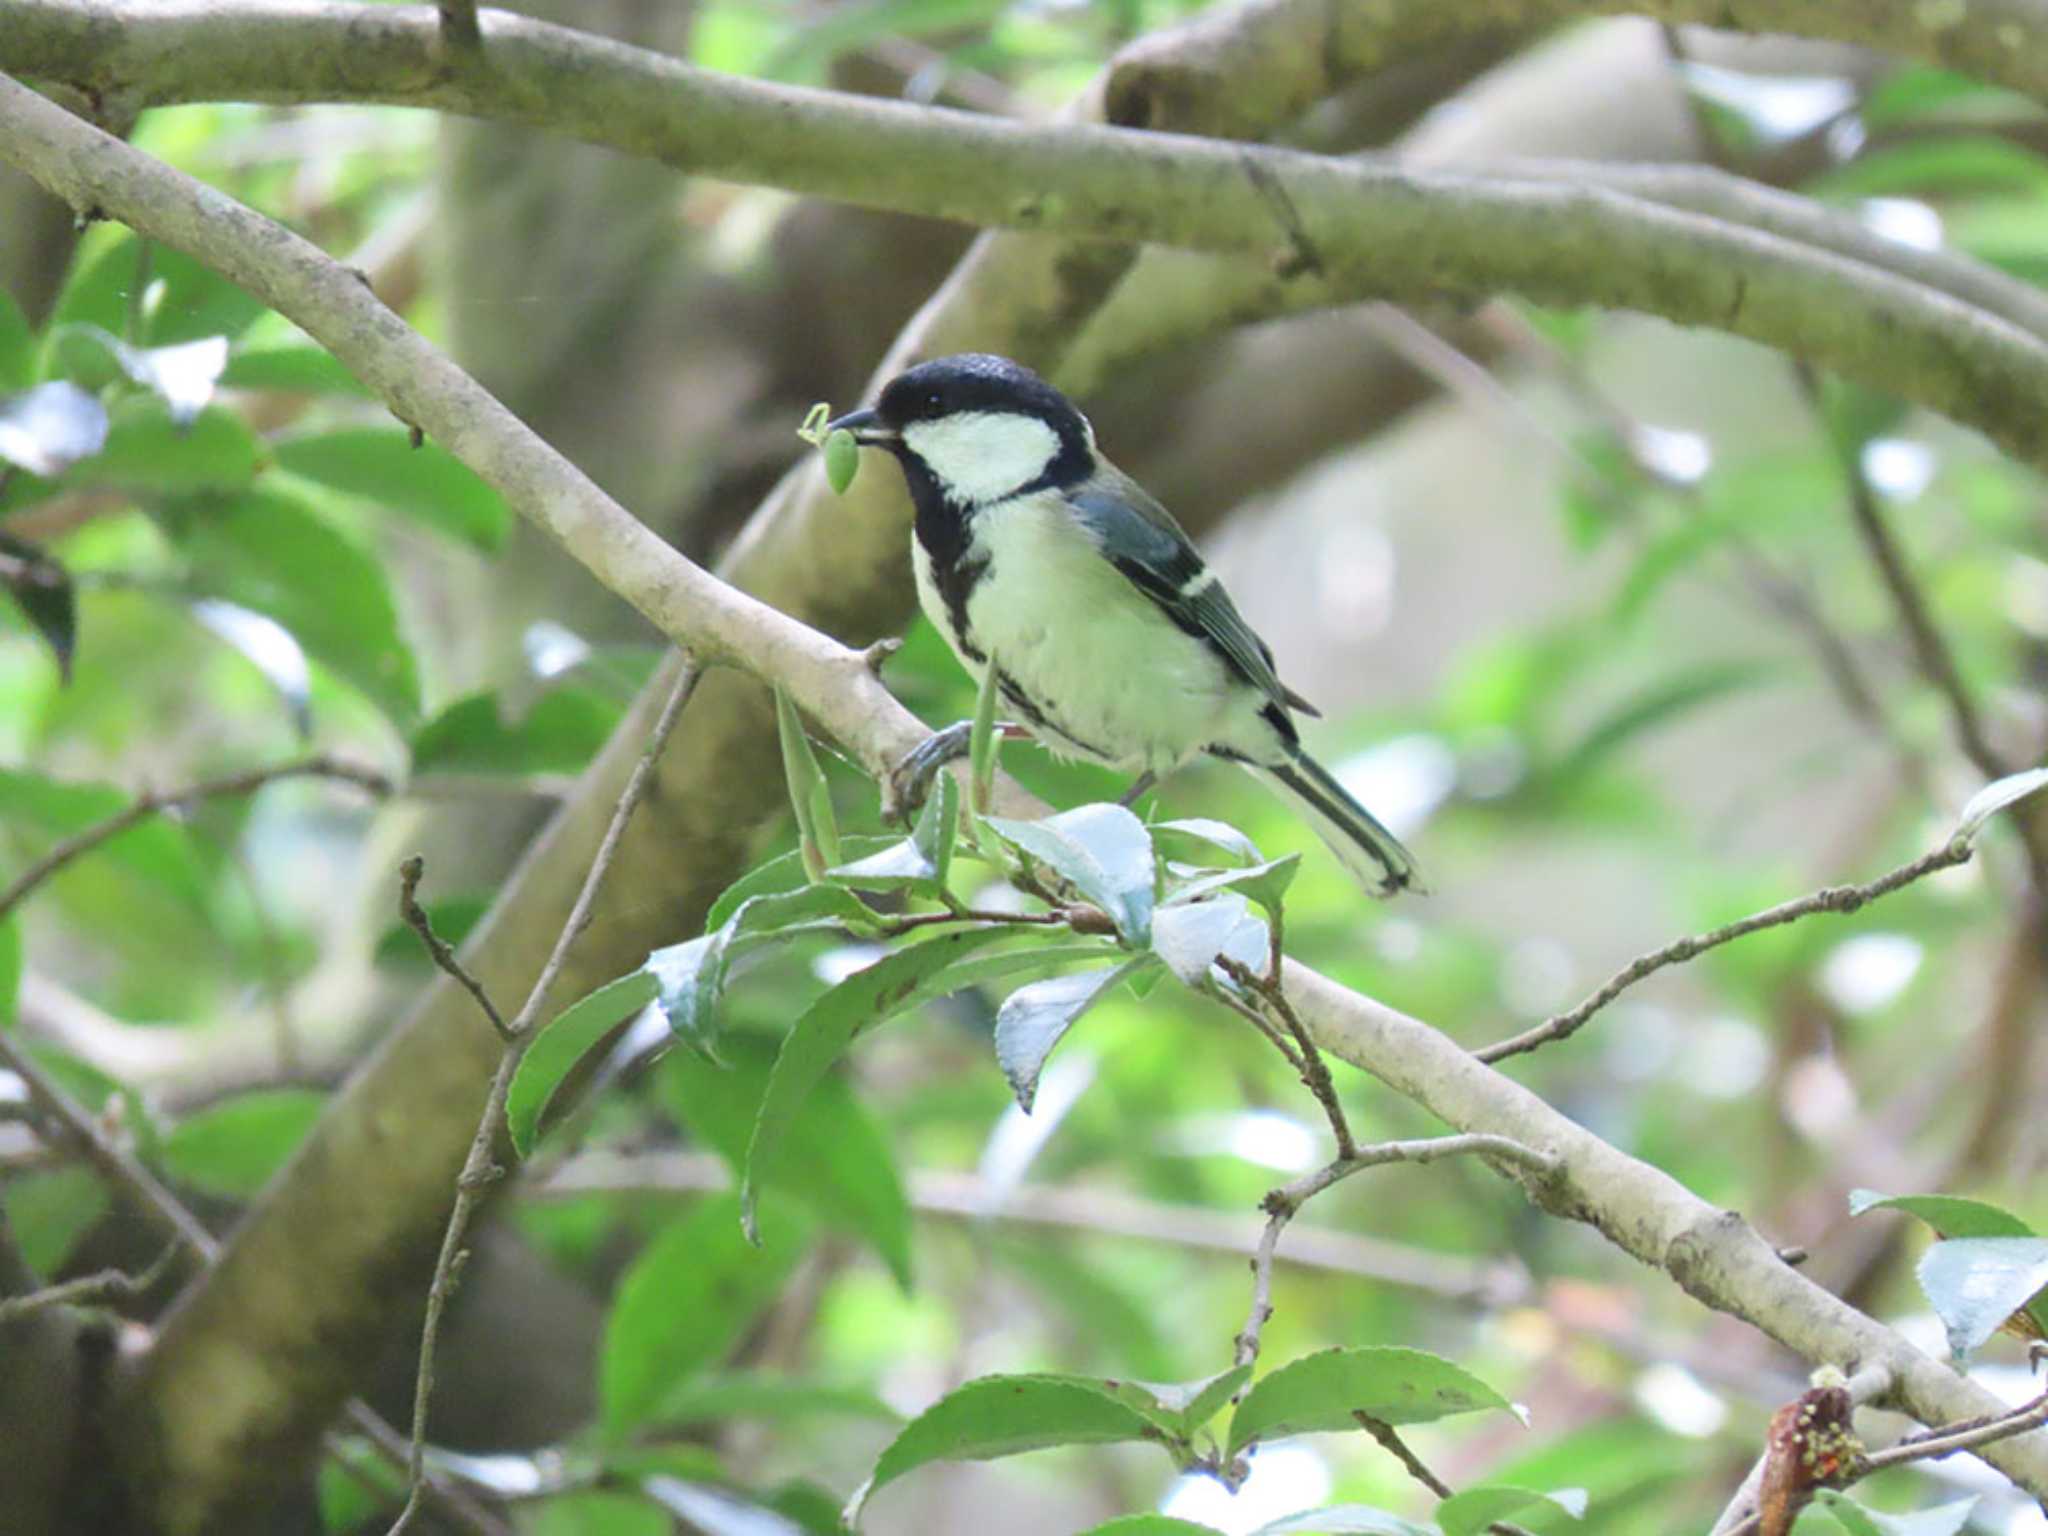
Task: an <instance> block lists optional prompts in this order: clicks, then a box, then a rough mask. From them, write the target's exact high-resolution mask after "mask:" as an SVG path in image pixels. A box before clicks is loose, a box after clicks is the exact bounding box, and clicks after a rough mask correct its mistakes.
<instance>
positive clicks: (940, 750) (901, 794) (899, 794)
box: [882, 720, 1031, 821]
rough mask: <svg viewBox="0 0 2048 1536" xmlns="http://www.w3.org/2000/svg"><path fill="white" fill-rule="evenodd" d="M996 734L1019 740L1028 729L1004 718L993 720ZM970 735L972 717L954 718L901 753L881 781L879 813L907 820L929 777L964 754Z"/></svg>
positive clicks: (922, 797)
mask: <svg viewBox="0 0 2048 1536" xmlns="http://www.w3.org/2000/svg"><path fill="white" fill-rule="evenodd" d="M995 729H996V732H997V734H999V735H1001V736H1004V737H1007V738H1009V739H1011V740H1020V739H1023V738H1026V737H1028V736H1029V735H1030V734H1031V733H1030V732H1029V731H1027V730H1025V729H1024V727H1023V726H1021V725H1016V724H1013V723H1012V722H1010V721H1007V720H998V721H997V722H996V723H995ZM973 739H974V722H973V721H972V720H959V721H955V722H954V723H953V724H952V725H949V726H946V727H945V728H944V729H942V730H936V731H933V732H932V733H931V735H929V736H927V737H925V739H924V740H923V741H921V742H919V743H918V744H917V745H916V746H914V747H912V748H911V749H910V750H909V751H908V752H906V753H904V754H903V760H902V761H901V762H899V763H898V764H897V765H896V766H895V767H894V768H892V769H890V770H889V777H888V779H887V780H886V781H885V782H884V783H883V785H882V816H883V818H884V819H885V820H896V821H908V820H909V819H910V818H911V817H912V816H913V815H915V814H916V813H917V808H918V807H919V806H921V805H923V804H924V800H925V796H926V795H927V794H929V793H930V792H931V787H932V779H933V778H934V777H935V776H936V775H937V774H938V773H939V771H940V770H941V769H943V768H944V767H945V766H946V764H948V763H950V762H953V761H954V760H955V759H957V758H962V757H965V756H966V755H967V752H968V748H969V746H970V745H971V744H972V742H973Z"/></svg>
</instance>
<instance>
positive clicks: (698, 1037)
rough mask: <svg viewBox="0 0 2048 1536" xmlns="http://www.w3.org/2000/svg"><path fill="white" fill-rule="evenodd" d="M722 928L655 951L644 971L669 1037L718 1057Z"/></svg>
mask: <svg viewBox="0 0 2048 1536" xmlns="http://www.w3.org/2000/svg"><path fill="white" fill-rule="evenodd" d="M730 937H731V935H730V932H729V931H728V930H727V929H725V928H720V929H717V930H716V931H715V932H712V933H707V934H704V935H702V936H701V937H699V938H694V939H688V940H685V941H684V942H683V943H681V944H671V945H669V946H668V947H667V948H665V949H657V950H656V951H655V952H654V953H653V954H651V955H649V956H648V957H647V964H646V966H645V967H644V969H645V970H646V972H647V974H648V975H650V976H652V977H653V978H654V980H655V983H656V987H655V994H654V1000H655V1003H656V1004H657V1005H658V1006H659V1007H660V1009H661V1012H662V1016H663V1017H664V1018H666V1019H667V1020H668V1027H669V1030H670V1032H671V1033H673V1034H674V1035H675V1037H676V1038H677V1039H678V1040H681V1041H682V1042H683V1043H684V1044H685V1045H688V1046H689V1047H691V1049H693V1050H699V1051H702V1052H704V1053H705V1054H706V1055H707V1056H711V1057H713V1058H714V1059H715V1058H716V1057H717V1055H718V994H719V992H720V991H721V990H723V988H724V986H725V947H726V943H727V941H728V940H729V938H730Z"/></svg>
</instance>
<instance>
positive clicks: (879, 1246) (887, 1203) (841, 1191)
mask: <svg viewBox="0 0 2048 1536" xmlns="http://www.w3.org/2000/svg"><path fill="white" fill-rule="evenodd" d="M840 894H842V895H843V894H844V893H843V892H842V893H840ZM768 899H770V900H774V899H787V898H768ZM723 1054H724V1057H725V1062H726V1064H725V1065H724V1066H719V1065H716V1064H714V1063H712V1062H710V1061H707V1060H705V1059H704V1058H703V1057H701V1056H698V1055H695V1054H692V1053H690V1052H677V1053H676V1054H674V1055H672V1056H670V1057H669V1058H668V1059H667V1060H666V1061H664V1062H663V1063H662V1065H661V1072H660V1082H661V1085H662V1089H663V1093H664V1097H665V1098H666V1100H667V1102H668V1104H669V1107H670V1108H671V1110H672V1111H673V1112H674V1113H675V1115H676V1116H677V1118H678V1119H680V1120H682V1121H683V1122H684V1123H685V1124H687V1125H688V1126H689V1127H690V1129H691V1130H692V1131H693V1132H695V1133H696V1134H697V1135H698V1136H699V1137H701V1138H702V1139H703V1140H704V1141H705V1142H706V1143H708V1144H709V1145H710V1146H712V1147H713V1148H715V1149H716V1150H717V1152H718V1154H719V1156H721V1157H723V1158H724V1159H725V1160H726V1162H727V1163H728V1164H729V1165H730V1166H731V1168H732V1170H733V1174H734V1176H735V1177H736V1178H737V1177H739V1176H740V1175H742V1174H743V1173H744V1172H745V1169H746V1162H747V1143H748V1141H749V1139H750V1138H751V1136H752V1133H753V1129H754V1122H755V1120H756V1118H757V1117H758V1116H759V1114H760V1109H761V1102H762V1100H763V1098H764V1097H765V1096H766V1094H767V1089H768V1077H769V1072H770V1071H771V1069H772V1067H773V1065H774V1058H775V1049H774V1047H773V1045H771V1044H770V1043H769V1042H768V1041H766V1040H763V1039H760V1038H758V1037H751V1036H749V1037H740V1038H736V1039H732V1040H729V1041H727V1042H726V1044H725V1047H724V1053H723ZM762 1178H763V1179H764V1181H765V1182H766V1183H767V1184H768V1185H770V1186H772V1187H775V1188H780V1189H786V1190H788V1191H789V1192H790V1193H791V1194H793V1195H795V1196H796V1197H797V1198H798V1199H799V1200H802V1201H803V1202H804V1203H805V1204H806V1205H808V1206H810V1207H811V1208H812V1210H813V1212H814V1213H815V1214H816V1215H817V1217H818V1218H819V1220H821V1221H823V1222H825V1223H827V1224H828V1225H831V1226H836V1227H838V1228H840V1229H841V1230H842V1231H848V1232H851V1233H853V1234H854V1235H855V1236H856V1237H860V1238H863V1239H865V1240H866V1241H867V1242H869V1243H871V1244H873V1246H874V1249H875V1251H876V1252H877V1253H879V1254H880V1255H881V1256H882V1259H883V1261H884V1262H885V1263H887V1264H888V1266H889V1272H890V1273H891V1274H892V1275H894V1276H895V1277H896V1282H897V1284H898V1285H900V1286H901V1287H902V1288H903V1289H904V1291H905V1292H908V1291H909V1290H910V1234H911V1215H910V1200H909V1197H908V1196H907V1195H906V1194H905V1193H904V1189H903V1178H902V1175H901V1174H900V1173H899V1172H898V1171H897V1168H896V1160H895V1158H894V1157H893V1156H892V1155H891V1153H890V1150H889V1142H888V1139H887V1137H885V1136H884V1135H883V1134H882V1130H881V1128H880V1127H879V1126H878V1125H877V1124H876V1123H875V1120H874V1117H873V1116H872V1115H870V1114H869V1113H868V1112H867V1110H866V1108H865V1107H864V1106H863V1105H862V1104H861V1102H860V1100H859V1098H858V1097H856V1096H855V1094H854V1092H853V1089H852V1088H851V1086H850V1085H849V1084H848V1083H847V1082H846V1080H845V1078H844V1077H842V1076H839V1075H837V1074H827V1075H826V1076H825V1077H824V1078H823V1079H822V1080H821V1081H820V1082H819V1083H818V1084H817V1086H816V1087H815V1088H813V1089H812V1090H811V1093H810V1094H809V1096H808V1097H807V1098H806V1099H805V1100H804V1102H803V1104H802V1106H801V1107H800V1108H799V1110H798V1111H797V1116H796V1119H795V1120H794V1122H793V1123H792V1124H791V1126H790V1128H789V1130H788V1132H787V1133H786V1134H785V1135H784V1137H783V1139H782V1151H781V1155H780V1156H779V1157H777V1158H776V1159H774V1161H773V1162H772V1163H771V1164H770V1165H769V1166H767V1168H766V1169H765V1170H764V1171H763V1173H762Z"/></svg>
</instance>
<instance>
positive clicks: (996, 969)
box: [903, 940, 1123, 1008]
mask: <svg viewBox="0 0 2048 1536" xmlns="http://www.w3.org/2000/svg"><path fill="white" fill-rule="evenodd" d="M1122 957H1123V952H1122V951H1121V950H1119V949H1117V948H1116V946H1115V945H1114V944H1112V943H1110V942H1109V941H1107V940H1096V941H1089V940H1082V941H1078V942H1075V943H1071V944H1043V943H1041V944H1033V945H1029V946H1027V947H1025V948H1021V949H1006V950H1003V951H1002V952H1001V953H999V954H993V955H969V956H968V957H967V958H966V959H964V960H958V961H955V962H953V963H952V964H950V965H948V966H946V967H945V968H944V969H943V970H941V971H938V972H937V973H935V974H934V975H932V976H930V977H929V978H927V979H926V980H924V981H921V982H919V983H918V985H917V990H916V991H914V992H913V993H911V995H910V997H909V999H908V1000H907V1001H906V1002H905V1003H904V1005H903V1006H904V1007H906V1008H915V1007H917V1006H918V1005H920V1004H922V1003H929V1002H931V1001H933V1000H934V999H937V998H941V997H951V996H952V995H953V994H954V993H955V992H964V991H965V990H966V989H967V988H969V987H984V986H989V985H992V984H993V983H995V982H998V981H1015V980H1017V979H1018V978H1019V977H1025V978H1031V977H1037V976H1046V975H1051V974H1052V973H1053V972H1055V971H1062V970H1065V969H1066V968H1067V967H1068V966H1070V965H1079V964H1085V963H1086V962H1088V961H1092V960H1116V959H1121V958H1122Z"/></svg>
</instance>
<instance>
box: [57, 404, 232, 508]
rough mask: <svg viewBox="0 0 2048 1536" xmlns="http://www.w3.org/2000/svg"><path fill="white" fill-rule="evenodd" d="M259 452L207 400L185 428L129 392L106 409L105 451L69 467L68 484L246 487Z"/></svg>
mask: <svg viewBox="0 0 2048 1536" xmlns="http://www.w3.org/2000/svg"><path fill="white" fill-rule="evenodd" d="M45 387H46V388H47V387H48V386H45ZM261 454H262V449H261V448H260V446H259V445H258V444H257V442H256V438H255V435H254V434H253V433H251V432H250V431H249V428H248V427H247V426H246V425H245V424H244V423H243V421H242V418H241V417H239V416H237V415H235V414H234V413H233V412H232V411H227V410H223V409H222V408H221V407H219V406H217V405H210V406H208V407H207V408H206V409H205V410H203V411H201V412H200V413H199V414H198V415H197V416H195V417H193V418H192V420H191V421H190V423H188V424H185V425H180V424H179V423H177V422H175V421H173V420H172V419H171V413H170V411H169V410H167V409H166V408H165V406H164V403H163V402H162V401H161V400H159V399H157V398H156V397H155V396H154V395H130V396H129V397H128V398H127V399H125V400H118V401H116V402H115V403H114V406H113V409H112V411H111V412H109V414H108V419H107V440H106V442H105V444H103V445H102V446H101V448H100V451H99V452H98V453H96V454H94V455H93V456H92V457H91V458H87V459H80V460H79V461H78V462H77V463H76V464H74V465H72V466H71V468H70V469H68V470H66V471H65V473H64V477H63V483H64V484H65V485H66V486H70V487H73V488H80V489H92V488H98V487H111V488H112V489H114V490H119V491H126V492H128V493H130V494H132V495H136V496H151V497H161V496H181V495H194V494H197V493H200V492H214V493H226V492H233V491H241V490H245V489H247V488H248V486H249V484H250V482H251V481H253V480H254V479H255V478H256V466H257V462H258V460H259V458H260V457H261Z"/></svg>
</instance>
